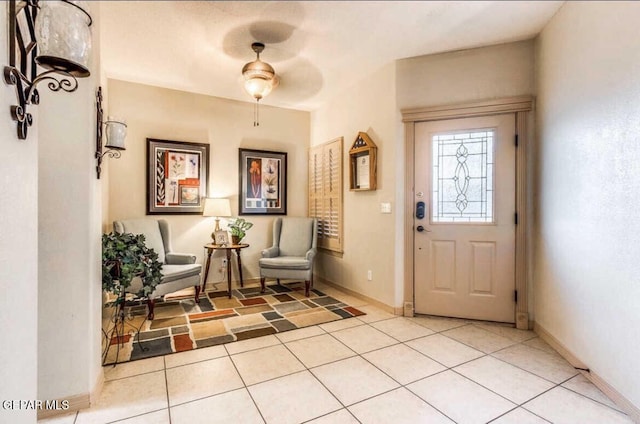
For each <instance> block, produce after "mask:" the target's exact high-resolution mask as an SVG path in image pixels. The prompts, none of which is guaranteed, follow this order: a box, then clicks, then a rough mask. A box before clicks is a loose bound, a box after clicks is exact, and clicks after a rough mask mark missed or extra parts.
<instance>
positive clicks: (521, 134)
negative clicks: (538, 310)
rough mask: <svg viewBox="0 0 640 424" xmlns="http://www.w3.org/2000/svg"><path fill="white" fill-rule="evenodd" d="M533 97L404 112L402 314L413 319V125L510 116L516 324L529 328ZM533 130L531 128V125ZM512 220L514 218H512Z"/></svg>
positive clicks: (519, 326)
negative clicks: (512, 123) (513, 153)
mask: <svg viewBox="0 0 640 424" xmlns="http://www.w3.org/2000/svg"><path fill="white" fill-rule="evenodd" d="M533 103H534V98H533V96H518V97H506V98H500V99H491V100H485V101H476V102H469V103H458V104H453V105H441V106H430V107H422V108H412V109H403V110H401V113H402V122H403V123H404V137H405V165H406V167H405V181H404V188H405V190H404V192H405V219H404V222H405V225H404V240H405V246H404V251H405V258H404V315H405V316H413V313H414V303H415V296H414V293H415V292H414V284H415V281H414V273H413V270H414V255H413V250H414V236H415V232H414V229H413V212H414V203H415V193H414V191H415V190H414V187H415V181H414V164H415V126H416V124H417V123H420V122H428V121H440V120H448V119H458V118H471V117H478V116H489V115H501V114H510V113H513V114H514V115H515V120H516V125H515V128H516V134H515V136H516V140H514V142H516V143H517V144H516V146H517V149H516V213H517V220H518V221H517V225H516V240H515V246H516V251H515V261H516V263H515V283H516V293H517V299H516V308H515V311H516V312H515V315H516V316H515V323H516V327H517V328H519V329H523V330H526V329H529V328H530V317H529V296H528V288H529V281H530V276H529V268H530V267H529V256H528V251H529V249H528V248H527V241H528V239H529V237H528V236H529V232H530V230H529V219H528V213H527V212H528V209H529V202H528V198H529V196H528V193H529V192H528V191H527V188H528V184H527V175H528V172H527V150H528V149H529V140H530V138H532V137H530V134H529V128H530V126H529V124H530V122H529V120H530V119H531V118H532V113H531V112H532V110H533ZM531 127H532V126H531ZM514 218H515V217H514Z"/></svg>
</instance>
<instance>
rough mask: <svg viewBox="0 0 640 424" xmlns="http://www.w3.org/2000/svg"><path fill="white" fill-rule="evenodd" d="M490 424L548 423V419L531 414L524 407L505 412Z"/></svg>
mask: <svg viewBox="0 0 640 424" xmlns="http://www.w3.org/2000/svg"><path fill="white" fill-rule="evenodd" d="M491 424H549V421H547V420H544V419H542V418H540V417H539V416H537V415H534V414H532V413H531V412H529V411H527V410H526V409H522V408H517V409H514V410H513V411H510V412H507V413H506V414H504V415H503V416H501V417H500V418H498V419H497V420H495V421H491Z"/></svg>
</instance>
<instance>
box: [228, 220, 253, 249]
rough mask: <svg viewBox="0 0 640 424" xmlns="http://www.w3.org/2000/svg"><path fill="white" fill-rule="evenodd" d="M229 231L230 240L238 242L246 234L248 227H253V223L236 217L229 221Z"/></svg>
mask: <svg viewBox="0 0 640 424" xmlns="http://www.w3.org/2000/svg"><path fill="white" fill-rule="evenodd" d="M228 227H229V231H230V232H231V242H232V243H233V244H240V241H242V239H243V238H244V236H245V235H246V234H247V231H248V230H249V228H251V227H253V223H251V222H249V221H246V220H245V219H243V218H236V219H232V220H230V221H229V226H228Z"/></svg>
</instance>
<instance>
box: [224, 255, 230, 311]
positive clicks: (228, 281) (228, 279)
mask: <svg viewBox="0 0 640 424" xmlns="http://www.w3.org/2000/svg"><path fill="white" fill-rule="evenodd" d="M225 251H226V252H227V286H228V287H229V299H231V249H225Z"/></svg>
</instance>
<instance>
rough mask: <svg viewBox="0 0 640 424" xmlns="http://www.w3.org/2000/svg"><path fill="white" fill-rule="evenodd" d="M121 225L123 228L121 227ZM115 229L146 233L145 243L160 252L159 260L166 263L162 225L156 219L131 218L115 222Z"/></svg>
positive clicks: (132, 232)
mask: <svg viewBox="0 0 640 424" xmlns="http://www.w3.org/2000/svg"><path fill="white" fill-rule="evenodd" d="M120 227H121V228H120ZM114 229H115V231H118V232H119V231H120V230H122V232H125V233H131V234H144V244H146V245H147V247H148V248H150V249H153V250H154V251H155V252H156V253H157V254H158V261H159V262H161V263H164V254H165V252H164V243H163V241H162V234H160V226H159V225H158V221H156V220H155V219H131V220H128V221H116V222H114Z"/></svg>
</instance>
